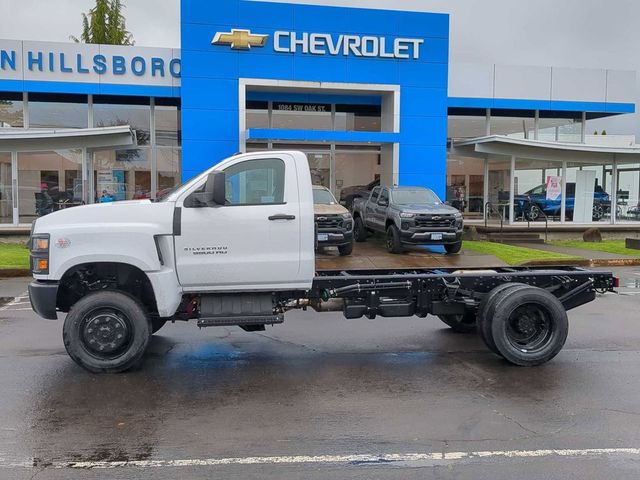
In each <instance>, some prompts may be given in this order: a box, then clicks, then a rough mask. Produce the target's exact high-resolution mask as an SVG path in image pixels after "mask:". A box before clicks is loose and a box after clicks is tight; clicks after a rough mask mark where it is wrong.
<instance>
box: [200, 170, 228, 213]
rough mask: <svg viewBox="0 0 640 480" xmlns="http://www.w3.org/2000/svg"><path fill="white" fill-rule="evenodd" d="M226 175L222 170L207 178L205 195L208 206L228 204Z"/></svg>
mask: <svg viewBox="0 0 640 480" xmlns="http://www.w3.org/2000/svg"><path fill="white" fill-rule="evenodd" d="M226 188H227V187H226V175H225V173H224V172H222V171H220V170H214V171H213V172H211V173H210V174H209V175H208V176H207V183H206V184H205V186H204V193H205V198H206V202H207V204H214V205H224V204H225V203H226V200H227V197H226Z"/></svg>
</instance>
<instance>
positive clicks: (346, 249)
mask: <svg viewBox="0 0 640 480" xmlns="http://www.w3.org/2000/svg"><path fill="white" fill-rule="evenodd" d="M338 252H339V253H340V256H341V257H344V256H346V255H351V252H353V242H350V243H347V244H346V245H340V246H339V247H338Z"/></svg>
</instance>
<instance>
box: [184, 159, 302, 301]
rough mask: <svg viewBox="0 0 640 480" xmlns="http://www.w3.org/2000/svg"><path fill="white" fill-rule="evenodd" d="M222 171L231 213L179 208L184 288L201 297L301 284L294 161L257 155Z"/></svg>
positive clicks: (224, 208)
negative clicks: (203, 293)
mask: <svg viewBox="0 0 640 480" xmlns="http://www.w3.org/2000/svg"><path fill="white" fill-rule="evenodd" d="M223 171H224V172H225V174H226V179H225V183H226V188H225V196H226V204H225V205H216V206H198V207H188V206H185V204H186V205H190V202H189V200H188V199H187V195H185V198H183V199H181V200H179V201H178V203H177V204H176V207H177V208H180V214H179V216H180V217H181V218H180V227H181V228H180V232H179V233H180V234H179V235H176V236H175V247H176V248H175V251H176V264H177V271H178V278H179V280H180V283H181V284H182V285H183V287H185V289H187V290H199V291H206V290H235V289H239V288H242V289H245V290H246V289H261V288H263V289H271V288H274V287H275V288H277V287H278V286H280V287H281V288H282V287H283V286H286V285H292V284H296V283H299V280H300V278H299V277H300V276H301V272H300V262H301V244H302V241H301V238H303V237H302V234H301V214H302V213H304V212H302V211H301V205H300V199H299V186H298V181H297V175H296V167H295V163H294V158H293V157H292V156H290V155H288V154H284V153H283V154H278V155H274V154H269V153H265V154H257V156H252V157H249V158H246V157H245V158H239V159H237V160H236V161H235V162H233V161H232V162H231V163H228V164H226V165H225V166H224V167H223ZM201 189H204V183H203V185H202V186H201V187H200V188H198V189H197V190H201ZM197 190H196V192H197ZM196 192H192V193H191V195H194V194H195V193H196Z"/></svg>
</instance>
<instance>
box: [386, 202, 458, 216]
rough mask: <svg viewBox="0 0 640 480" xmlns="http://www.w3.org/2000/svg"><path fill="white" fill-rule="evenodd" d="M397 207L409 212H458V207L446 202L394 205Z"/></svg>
mask: <svg viewBox="0 0 640 480" xmlns="http://www.w3.org/2000/svg"><path fill="white" fill-rule="evenodd" d="M394 207H395V208H397V209H398V210H400V211H402V212H407V213H426V214H453V213H458V209H457V208H454V207H451V206H449V205H445V204H444V203H438V204H433V203H423V204H421V203H410V204H407V205H394Z"/></svg>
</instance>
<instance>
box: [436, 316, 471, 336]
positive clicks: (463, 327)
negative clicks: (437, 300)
mask: <svg viewBox="0 0 640 480" xmlns="http://www.w3.org/2000/svg"><path fill="white" fill-rule="evenodd" d="M438 318H439V319H440V320H442V321H443V322H444V323H446V324H447V325H449V326H450V327H451V330H453V331H454V332H457V333H471V332H475V331H476V314H475V312H471V311H469V312H465V313H464V314H462V315H438Z"/></svg>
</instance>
